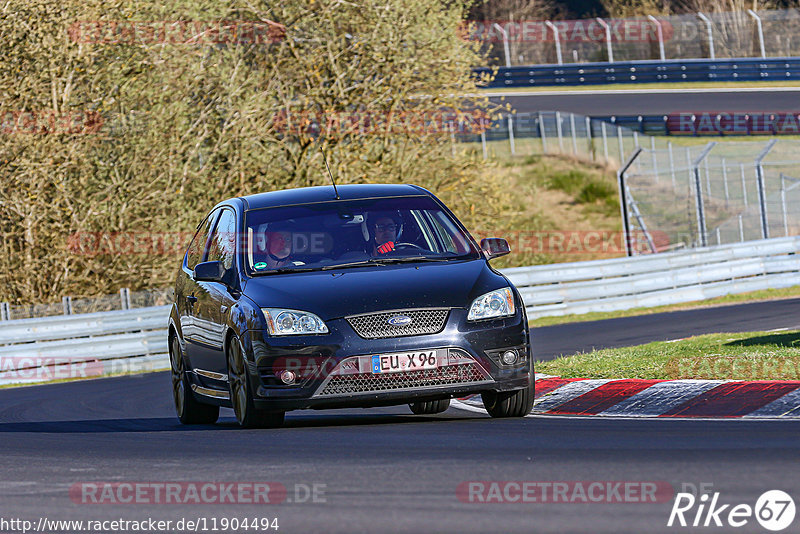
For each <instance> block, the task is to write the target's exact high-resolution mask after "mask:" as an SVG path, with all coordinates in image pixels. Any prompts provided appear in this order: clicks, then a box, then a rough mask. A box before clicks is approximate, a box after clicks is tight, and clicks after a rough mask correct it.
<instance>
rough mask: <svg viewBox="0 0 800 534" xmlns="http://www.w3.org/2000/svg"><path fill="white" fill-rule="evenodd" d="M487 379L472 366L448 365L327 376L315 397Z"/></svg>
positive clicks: (488, 378)
mask: <svg viewBox="0 0 800 534" xmlns="http://www.w3.org/2000/svg"><path fill="white" fill-rule="evenodd" d="M489 380H491V378H490V377H489V376H487V375H486V374H485V373H484V372H483V371H482V369H481V368H480V366H479V365H478V364H476V363H467V364H460V365H449V366H446V367H439V368H436V369H427V370H423V371H409V372H401V373H384V374H372V373H358V374H349V375H331V376H330V377H329V379H328V382H327V383H326V384H325V385H324V386H323V388H322V390H321V391H320V392H319V393H317V395H316V396H318V397H324V396H332V395H347V394H350V393H367V392H380V391H394V390H400V389H416V388H422V387H436V386H449V385H455V384H459V385H461V384H464V385H469V384H475V383H480V382H486V381H489Z"/></svg>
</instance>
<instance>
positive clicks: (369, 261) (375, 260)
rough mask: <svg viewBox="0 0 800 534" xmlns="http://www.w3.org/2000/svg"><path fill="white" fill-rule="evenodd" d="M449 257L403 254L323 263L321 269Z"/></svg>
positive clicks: (436, 259)
mask: <svg viewBox="0 0 800 534" xmlns="http://www.w3.org/2000/svg"><path fill="white" fill-rule="evenodd" d="M449 259H450V258H431V257H430V256H405V257H402V258H369V259H367V260H360V261H354V262H351V263H340V264H338V265H325V266H324V267H322V268H321V269H322V270H323V271H327V270H330V269H344V268H347V267H360V266H363V265H389V264H392V263H405V262H413V261H447V260H449Z"/></svg>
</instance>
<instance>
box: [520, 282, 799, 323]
mask: <svg viewBox="0 0 800 534" xmlns="http://www.w3.org/2000/svg"><path fill="white" fill-rule="evenodd" d="M795 297H800V285H797V286H794V287H789V288H784V289H762V290H760V291H751V292H748V293H739V294H737V295H726V296H724V297H717V298H715V299H709V300H700V301H694V302H684V303H681V304H670V305H668V306H656V307H654V308H631V309H630V310H621V311H613V312H592V313H584V314H581V315H562V316H558V317H540V318H538V319H533V320H532V321H530V325H531V326H533V327H537V326H551V325H556V324H566V323H582V322H586V321H600V320H603V319H616V318H619V317H634V316H637V315H650V314H653V313H664V312H671V311H678V310H688V309H696V308H709V307H713V306H724V305H726V304H742V303H745V302H757V301H765V300H778V299H787V298H795Z"/></svg>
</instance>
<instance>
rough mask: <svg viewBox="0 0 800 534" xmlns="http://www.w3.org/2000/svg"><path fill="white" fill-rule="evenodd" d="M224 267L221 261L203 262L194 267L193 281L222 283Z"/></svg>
mask: <svg viewBox="0 0 800 534" xmlns="http://www.w3.org/2000/svg"><path fill="white" fill-rule="evenodd" d="M224 277H225V267H224V266H223V265H222V262H221V261H204V262H203V263H198V264H197V265H195V266H194V279H195V281H197V282H222V281H223V278H224Z"/></svg>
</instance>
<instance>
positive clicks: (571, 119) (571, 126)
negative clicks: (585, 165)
mask: <svg viewBox="0 0 800 534" xmlns="http://www.w3.org/2000/svg"><path fill="white" fill-rule="evenodd" d="M569 130H570V133H571V134H572V153H573V154H575V155H576V156H577V155H578V138H577V137H576V136H575V114H574V113H570V114H569Z"/></svg>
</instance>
